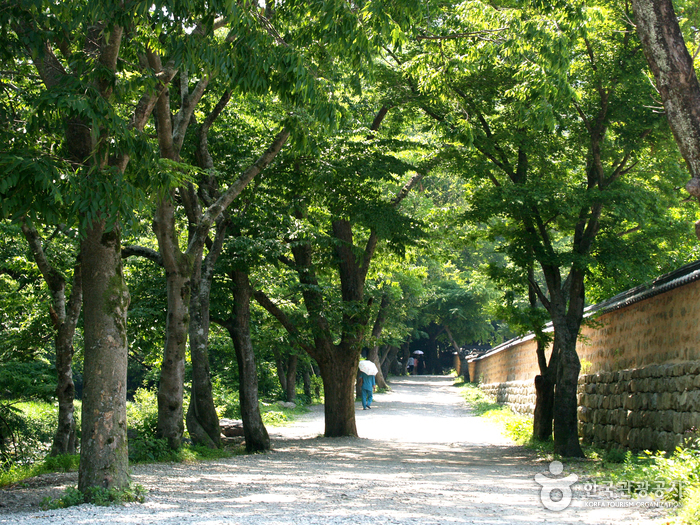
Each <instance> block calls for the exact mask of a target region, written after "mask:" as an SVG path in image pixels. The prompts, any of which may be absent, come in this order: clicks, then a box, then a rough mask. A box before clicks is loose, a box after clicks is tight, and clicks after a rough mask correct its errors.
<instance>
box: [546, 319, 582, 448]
mask: <svg viewBox="0 0 700 525" xmlns="http://www.w3.org/2000/svg"><path fill="white" fill-rule="evenodd" d="M577 337H578V329H577V328H575V327H573V326H570V327H569V330H561V329H560V330H558V331H555V335H554V347H555V348H558V349H559V362H558V365H557V384H556V389H555V391H554V451H555V453H557V454H559V455H561V456H562V457H565V458H571V457H574V458H582V457H585V455H584V453H583V450H582V449H581V445H580V444H579V440H578V415H577V414H578V412H577V408H578V400H577V395H576V394H577V392H576V390H577V387H578V374H579V372H580V371H581V363H580V361H579V358H578V354H577V353H576V338H577Z"/></svg>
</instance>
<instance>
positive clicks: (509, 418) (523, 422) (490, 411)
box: [455, 382, 543, 448]
mask: <svg viewBox="0 0 700 525" xmlns="http://www.w3.org/2000/svg"><path fill="white" fill-rule="evenodd" d="M455 386H458V387H459V388H460V389H461V391H462V396H463V397H464V400H465V401H466V402H467V403H468V404H469V405H470V406H471V407H472V410H473V411H474V414H475V415H477V416H480V417H485V418H486V419H488V420H490V421H493V422H494V423H497V424H498V425H500V426H501V428H502V429H503V432H504V433H505V435H507V436H508V437H509V438H510V439H512V440H513V441H515V442H516V443H517V444H518V445H523V446H527V447H532V448H541V447H542V446H543V444H540V443H536V442H533V441H532V419H530V418H529V417H527V416H523V415H520V414H516V413H515V412H513V411H512V410H511V409H510V408H509V407H507V406H506V405H500V404H498V403H496V401H495V400H494V399H493V398H492V397H490V396H488V395H486V394H484V393H483V392H482V391H481V390H480V389H479V387H477V386H475V385H472V384H471V383H465V382H458V383H455Z"/></svg>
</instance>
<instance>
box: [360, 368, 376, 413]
mask: <svg viewBox="0 0 700 525" xmlns="http://www.w3.org/2000/svg"><path fill="white" fill-rule="evenodd" d="M358 381H359V382H360V391H361V392H362V410H368V409H370V408H372V392H374V385H375V384H376V382H375V380H374V376H371V375H369V374H365V373H364V372H360V379H358Z"/></svg>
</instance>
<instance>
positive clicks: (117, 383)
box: [78, 223, 129, 492]
mask: <svg viewBox="0 0 700 525" xmlns="http://www.w3.org/2000/svg"><path fill="white" fill-rule="evenodd" d="M81 253H82V274H83V292H84V311H85V362H84V377H85V383H84V386H83V408H82V422H81V426H82V443H81V453H80V469H79V477H78V488H79V489H80V490H81V491H82V492H85V491H86V490H87V489H88V488H90V487H102V488H107V489H109V488H117V489H121V488H125V487H127V486H128V484H129V474H128V450H127V438H126V367H127V339H126V313H127V308H128V306H129V292H128V290H127V288H126V284H125V283H124V276H123V274H122V263H121V253H120V238H119V229H118V226H117V225H115V226H114V229H113V230H112V231H111V232H105V231H104V223H93V224H92V227H91V228H89V229H87V230H86V231H85V232H84V237H83V240H82V241H81Z"/></svg>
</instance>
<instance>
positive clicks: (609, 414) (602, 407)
mask: <svg viewBox="0 0 700 525" xmlns="http://www.w3.org/2000/svg"><path fill="white" fill-rule="evenodd" d="M588 313H589V318H588V319H587V321H586V322H585V324H584V326H583V327H582V328H581V334H580V336H579V340H578V343H577V346H576V350H577V353H578V355H579V357H580V359H581V363H582V374H585V375H582V376H581V378H580V380H579V430H580V434H581V435H582V437H583V438H584V439H585V440H586V441H589V442H594V443H596V444H598V445H602V446H608V447H609V446H616V447H624V448H630V449H634V450H640V449H660V450H671V449H673V448H674V447H675V445H676V444H677V443H678V442H680V440H681V439H682V436H683V433H684V432H685V431H686V430H688V429H690V428H692V427H697V428H700V376H699V374H700V365H699V363H700V262H695V263H692V264H690V265H687V266H686V267H684V268H681V269H679V270H677V271H676V272H672V273H671V274H668V275H666V276H662V277H660V278H659V279H657V280H656V281H655V282H654V283H651V284H649V285H645V286H642V287H639V288H637V289H633V290H630V291H628V292H625V293H624V294H620V295H619V296H616V297H615V298H613V299H610V300H609V301H606V302H604V303H601V304H600V305H596V306H595V307H592V308H590V309H589V312H588ZM535 348H536V346H535V341H534V338H533V337H532V336H526V337H522V338H519V339H513V340H511V341H508V342H506V343H504V344H502V345H500V346H498V347H496V348H494V349H493V350H491V351H490V352H489V353H487V354H486V355H484V356H481V357H479V358H476V359H472V360H471V361H469V374H470V377H471V378H472V381H475V382H477V381H478V382H479V383H480V384H481V386H482V388H483V389H484V390H485V391H487V392H489V393H492V394H493V395H494V396H495V397H497V398H498V400H499V402H503V403H507V404H509V405H511V406H512V407H513V408H514V409H515V410H516V411H518V412H521V413H532V411H533V409H534V377H535V376H536V375H537V374H538V373H539V368H538V365H537V355H536V353H535ZM530 407H532V408H530Z"/></svg>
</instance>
